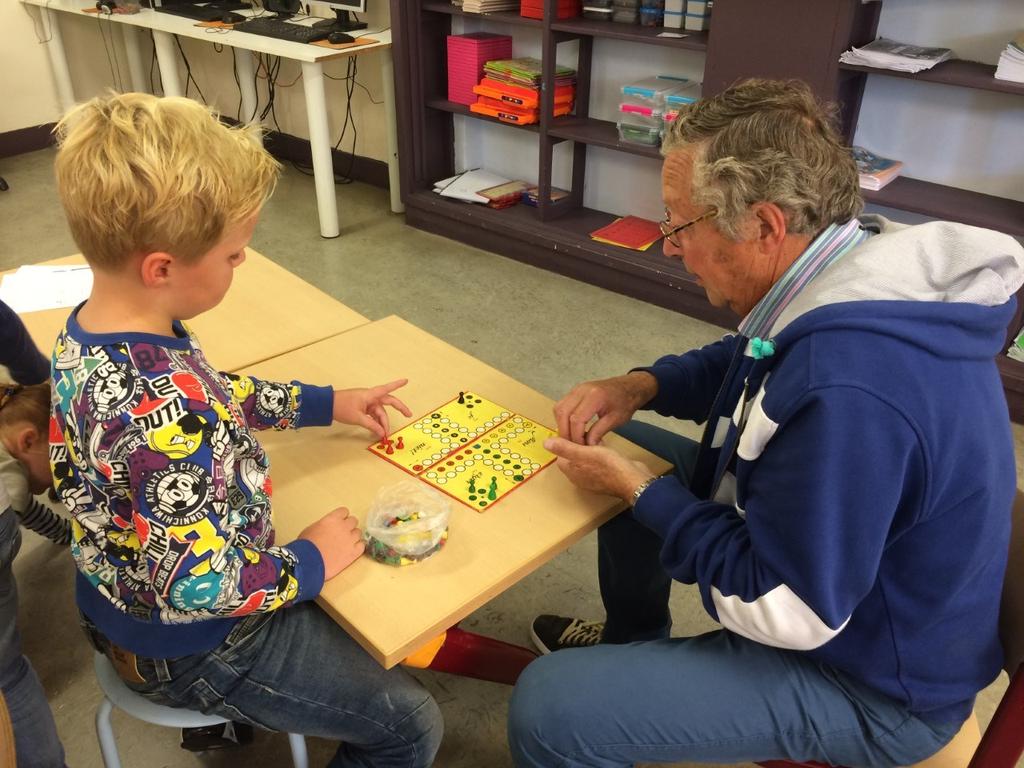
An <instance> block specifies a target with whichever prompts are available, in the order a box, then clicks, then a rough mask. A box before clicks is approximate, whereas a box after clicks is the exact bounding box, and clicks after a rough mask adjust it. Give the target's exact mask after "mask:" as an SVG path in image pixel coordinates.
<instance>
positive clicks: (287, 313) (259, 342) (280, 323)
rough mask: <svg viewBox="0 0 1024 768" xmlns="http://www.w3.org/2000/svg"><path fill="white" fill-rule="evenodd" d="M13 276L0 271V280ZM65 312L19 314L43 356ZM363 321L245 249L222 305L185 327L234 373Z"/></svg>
mask: <svg viewBox="0 0 1024 768" xmlns="http://www.w3.org/2000/svg"><path fill="white" fill-rule="evenodd" d="M84 263H85V260H84V259H83V258H82V256H81V255H80V254H79V255H75V256H66V257H64V258H61V259H53V260H52V261H46V262H43V264H45V265H48V266H67V265H71V264H84ZM13 271H14V270H13V269H11V270H7V271H5V272H0V277H2V276H3V275H5V274H8V273H9V272H13ZM70 311H71V310H70V309H49V310H43V311H40V312H26V313H24V314H22V315H21V319H22V320H23V321H24V322H25V327H27V328H28V331H29V333H30V334H31V335H32V339H33V340H34V341H35V342H36V345H38V347H39V348H40V349H41V350H42V351H43V354H46V355H49V353H50V351H51V350H52V349H53V342H54V339H56V338H57V334H58V333H60V331H61V329H62V328H63V327H64V323H65V321H66V320H67V317H68V314H69V312H70ZM367 322H369V321H368V320H367V318H365V317H363V315H361V314H359V313H358V312H356V311H355V310H353V309H349V308H348V307H346V306H345V305H344V304H342V303H341V302H340V301H338V300H337V299H334V298H332V297H331V296H328V295H327V294H326V293H324V292H323V291H321V290H320V289H319V288H316V287H315V286H313V285H310V284H309V283H307V282H306V281H305V280H303V279H302V278H300V277H298V276H297V275H294V274H292V273H291V272H289V271H288V270H286V269H285V268H284V267H281V266H279V265H277V264H275V263H274V262H273V261H271V260H270V259H268V258H267V257H265V256H262V255H261V254H259V253H257V252H256V251H254V250H252V249H251V248H250V249H247V257H246V261H245V263H244V264H243V265H242V266H241V267H239V268H238V269H236V270H235V274H234V278H233V282H232V285H231V289H230V290H229V291H228V292H227V295H226V296H225V297H224V300H223V301H221V303H220V304H218V305H217V306H216V307H214V308H213V309H211V310H210V311H209V312H205V313H203V314H202V315H199V316H198V317H195V318H193V319H192V320H189V321H188V325H189V327H190V328H191V329H192V330H193V332H195V334H196V336H198V337H199V341H200V343H201V344H202V346H203V351H204V352H205V354H206V357H207V359H208V360H209V361H210V362H211V363H212V364H213V365H214V366H215V367H217V368H219V369H220V370H223V371H239V370H244V369H246V368H247V367H248V366H251V365H252V364H253V363H257V362H259V361H261V360H267V359H269V358H272V357H277V356H278V355H281V354H284V353H285V352H290V351H292V350H294V349H298V348H300V347H304V346H306V345H308V344H312V343H314V342H317V341H320V340H321V339H326V338H328V337H329V336H334V335H335V334H338V333H343V332H344V331H347V330H349V329H350V328H354V327H356V326H358V325H363V324H364V323H367Z"/></svg>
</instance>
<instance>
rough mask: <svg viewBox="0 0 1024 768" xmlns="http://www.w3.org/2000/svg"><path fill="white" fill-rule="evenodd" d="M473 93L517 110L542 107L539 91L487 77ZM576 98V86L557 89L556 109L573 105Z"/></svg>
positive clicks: (563, 86)
mask: <svg viewBox="0 0 1024 768" xmlns="http://www.w3.org/2000/svg"><path fill="white" fill-rule="evenodd" d="M473 93H475V94H477V95H478V96H485V97H487V98H490V99H495V100H497V101H503V102H506V104H507V106H510V107H514V108H516V109H537V108H538V107H540V90H539V89H537V88H526V87H524V86H521V85H511V84H510V83H501V82H498V81H497V80H492V79H491V78H489V77H485V78H484V79H483V80H481V81H480V83H479V84H478V85H475V86H473ZM574 98H576V88H575V86H572V85H562V86H559V87H557V88H555V107H556V109H557V107H558V106H559V105H560V104H572V101H573V99H574Z"/></svg>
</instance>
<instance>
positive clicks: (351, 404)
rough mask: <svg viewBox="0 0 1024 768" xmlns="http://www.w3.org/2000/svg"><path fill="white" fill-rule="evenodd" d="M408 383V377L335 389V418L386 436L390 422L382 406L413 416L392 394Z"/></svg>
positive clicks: (379, 436) (379, 435)
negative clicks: (371, 384) (359, 387)
mask: <svg viewBox="0 0 1024 768" xmlns="http://www.w3.org/2000/svg"><path fill="white" fill-rule="evenodd" d="M408 382H409V380H408V379H397V380H395V381H389V382H388V383H387V384H380V385H378V386H376V387H370V388H368V389H336V390H334V420H335V421H340V422H342V423H343V424H354V425H356V426H359V427H366V428H367V429H368V430H370V431H371V432H373V434H374V435H375V436H376V437H377V438H378V439H382V438H385V437H387V436H388V433H389V432H390V431H391V424H390V423H389V422H388V414H387V411H385V410H384V406H386V405H390V406H391V407H392V408H394V409H395V410H396V411H398V412H399V413H401V414H403V415H405V416H412V411H410V410H409V406H407V405H406V404H405V403H403V402H402V401H401V400H399V399H398V398H397V397H395V396H394V395H392V394H391V393H392V392H393V391H395V390H396V389H398V388H399V387H404V386H405V385H406V384H407V383H408Z"/></svg>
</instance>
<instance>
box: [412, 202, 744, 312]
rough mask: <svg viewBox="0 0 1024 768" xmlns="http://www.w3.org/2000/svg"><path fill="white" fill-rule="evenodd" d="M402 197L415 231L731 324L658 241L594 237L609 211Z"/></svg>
mask: <svg viewBox="0 0 1024 768" xmlns="http://www.w3.org/2000/svg"><path fill="white" fill-rule="evenodd" d="M405 202H406V222H407V223H408V224H410V225H412V226H415V227H419V228H420V229H426V230H428V231H431V232H435V233H437V234H440V235H445V236H448V237H454V238H455V239H458V240H460V241H461V242H465V243H469V244H471V245H475V246H477V247H479V248H483V249H485V250H488V251H492V252H496V253H500V254H502V255H504V256H509V257H511V258H514V259H516V260H518V261H523V262H526V263H528V264H532V265H534V266H537V267H541V268H543V269H547V270H550V271H553V272H558V273H559V274H562V275H566V276H568V277H572V278H575V279H577V280H582V281H584V282H588V283H592V284H594V285H599V286H601V287H603V288H607V289H609V290H612V291H615V292H617V293H623V294H625V295H627V296H633V297H635V298H638V299H641V300H643V301H648V302H651V303H653V304H657V305H659V306H662V307H667V308H669V309H674V310H676V311H679V312H684V313H685V314H688V315H691V316H693V317H699V318H700V319H702V320H706V321H707V322H711V323H715V324H717V325H723V326H726V327H731V326H735V324H736V321H737V318H736V317H735V316H734V315H733V314H732V313H730V312H728V311H727V310H722V309H716V308H715V307H712V306H711V305H710V304H709V303H708V301H707V297H706V295H705V293H704V290H703V289H702V288H701V287H700V286H699V285H697V283H696V281H695V279H694V278H693V276H692V275H690V274H689V273H688V272H687V271H686V269H685V267H684V266H683V265H682V263H681V262H679V261H677V260H675V259H670V258H668V257H666V256H665V255H664V254H663V253H662V252H661V245H660V243H655V244H654V245H652V246H651V247H650V248H649V249H648V250H646V251H632V250H629V249H628V248H620V247H618V246H615V245H609V244H607V243H599V242H597V241H596V240H591V239H590V233H591V232H593V231H594V230H596V229H599V228H601V227H603V226H605V225H606V224H610V223H611V222H612V221H614V220H615V219H616V218H617V217H616V216H615V215H613V214H610V213H605V212H603V211H595V210H593V209H592V208H577V209H574V210H571V211H568V212H566V213H565V215H564V216H561V217H560V218H558V219H555V220H554V221H542V220H541V219H540V217H539V216H538V213H537V210H536V209H535V208H531V207H530V206H528V205H522V204H520V205H514V206H512V207H511V208H503V209H501V210H495V209H493V208H488V207H487V206H484V205H476V204H473V203H462V202H459V201H457V200H451V199H449V198H445V197H441V196H440V195H437V194H434V193H433V192H431V191H428V190H420V191H417V192H414V193H412V194H411V195H409V196H408V199H407V200H406V201H405ZM467 225H470V226H468V227H467Z"/></svg>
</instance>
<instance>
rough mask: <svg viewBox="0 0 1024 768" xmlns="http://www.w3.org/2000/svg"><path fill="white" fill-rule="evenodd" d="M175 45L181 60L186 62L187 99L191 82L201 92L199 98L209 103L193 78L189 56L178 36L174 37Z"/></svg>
mask: <svg viewBox="0 0 1024 768" xmlns="http://www.w3.org/2000/svg"><path fill="white" fill-rule="evenodd" d="M174 43H175V45H177V46H178V53H180V54H181V58H182V60H183V61H184V62H185V98H186V99H187V98H188V84H189V82H190V81H191V82H192V84H193V85H194V86H195V87H196V90H197V91H198V92H199V98H200V99H202V101H203V103H204V104H207V103H209V102H207V101H206V96H204V95H203V89H202V88H200V87H199V83H197V82H196V79H195V78H194V77H192V65H191V64H190V63H189V61H188V56H186V55H185V49H184V48H182V47H181V40H179V39H178V36H177V35H174Z"/></svg>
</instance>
